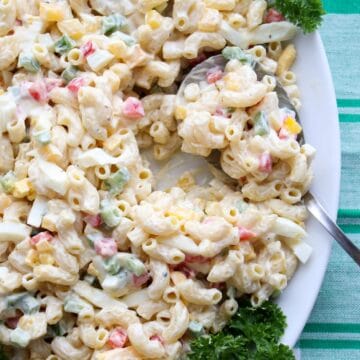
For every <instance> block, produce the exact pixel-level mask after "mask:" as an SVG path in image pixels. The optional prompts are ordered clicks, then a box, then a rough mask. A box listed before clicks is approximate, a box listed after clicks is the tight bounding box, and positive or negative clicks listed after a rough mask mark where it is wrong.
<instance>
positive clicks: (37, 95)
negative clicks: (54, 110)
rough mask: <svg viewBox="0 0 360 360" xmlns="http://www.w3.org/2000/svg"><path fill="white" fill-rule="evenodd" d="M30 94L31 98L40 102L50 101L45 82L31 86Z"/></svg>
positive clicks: (38, 82) (34, 83) (37, 82)
mask: <svg viewBox="0 0 360 360" xmlns="http://www.w3.org/2000/svg"><path fill="white" fill-rule="evenodd" d="M28 91H29V94H30V95H31V97H32V98H33V99H34V100H36V101H38V102H47V101H48V91H47V89H46V84H45V82H44V81H40V80H39V81H36V82H33V83H31V84H30V86H29V89H28Z"/></svg>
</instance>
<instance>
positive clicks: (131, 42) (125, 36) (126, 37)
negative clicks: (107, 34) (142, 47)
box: [111, 31, 136, 46]
mask: <svg viewBox="0 0 360 360" xmlns="http://www.w3.org/2000/svg"><path fill="white" fill-rule="evenodd" d="M111 37H112V38H114V39H118V40H122V41H123V42H124V43H125V44H126V45H127V46H134V45H135V44H136V40H135V38H133V37H132V36H130V35H128V34H125V33H123V32H121V31H116V32H114V33H113V34H112V36H111Z"/></svg>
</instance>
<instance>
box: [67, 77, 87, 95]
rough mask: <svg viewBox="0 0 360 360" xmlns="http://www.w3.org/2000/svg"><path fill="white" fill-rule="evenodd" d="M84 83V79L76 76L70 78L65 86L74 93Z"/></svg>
mask: <svg viewBox="0 0 360 360" xmlns="http://www.w3.org/2000/svg"><path fill="white" fill-rule="evenodd" d="M84 85H85V79H83V78H81V77H77V78H74V79H72V80H71V81H70V82H69V83H68V85H67V88H68V89H69V90H70V91H71V92H72V93H74V94H77V92H78V91H79V89H80V88H81V87H82V86H84Z"/></svg>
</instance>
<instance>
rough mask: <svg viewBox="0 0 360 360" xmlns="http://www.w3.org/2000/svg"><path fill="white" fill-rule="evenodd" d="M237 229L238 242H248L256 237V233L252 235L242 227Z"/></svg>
mask: <svg viewBox="0 0 360 360" xmlns="http://www.w3.org/2000/svg"><path fill="white" fill-rule="evenodd" d="M238 229H239V238H240V241H245V240H250V239H253V238H254V237H256V236H257V235H256V233H254V232H253V231H251V230H248V229H246V228H245V227H243V226H238Z"/></svg>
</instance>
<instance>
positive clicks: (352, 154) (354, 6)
mask: <svg viewBox="0 0 360 360" xmlns="http://www.w3.org/2000/svg"><path fill="white" fill-rule="evenodd" d="M324 4H325V9H326V12H327V15H326V16H325V17H324V23H323V25H322V27H321V29H320V33H321V37H322V40H323V42H324V46H325V50H326V53H327V57H328V60H329V63H330V68H331V73H332V76H333V80H334V85H335V90H336V97H337V104H338V108H339V121H340V131H341V155H342V159H341V160H342V168H341V195H340V204H339V211H338V224H339V225H340V226H341V228H342V229H343V230H344V231H345V232H346V234H348V235H349V236H350V238H351V239H352V240H353V241H354V242H355V243H356V244H357V245H358V246H359V245H360V0H325V1H324ZM329 146H331V145H330V144H329ZM297 348H298V349H297V350H296V352H297V355H298V358H301V360H315V359H316V360H332V359H334V360H335V359H336V360H355V359H356V360H360V270H359V268H358V267H357V265H356V264H355V263H354V262H353V261H352V260H351V259H350V258H349V257H348V256H347V255H346V254H345V252H344V251H343V250H342V249H341V248H340V246H339V245H337V243H335V242H334V245H333V249H332V254H331V258H330V263H329V266H328V269H327V272H326V275H325V279H324V282H323V285H322V288H321V291H320V294H319V297H318V299H317V301H316V305H315V307H314V309H313V311H312V313H311V316H310V318H309V320H308V323H307V324H306V326H305V328H304V331H303V333H302V335H301V337H300V339H299V341H298V344H297Z"/></svg>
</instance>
